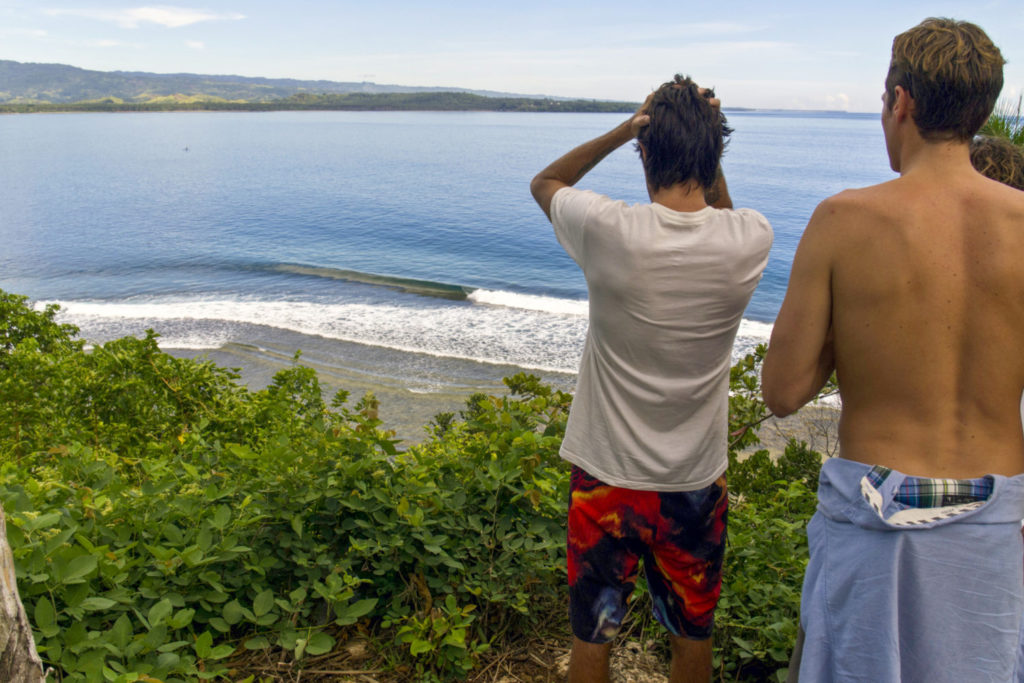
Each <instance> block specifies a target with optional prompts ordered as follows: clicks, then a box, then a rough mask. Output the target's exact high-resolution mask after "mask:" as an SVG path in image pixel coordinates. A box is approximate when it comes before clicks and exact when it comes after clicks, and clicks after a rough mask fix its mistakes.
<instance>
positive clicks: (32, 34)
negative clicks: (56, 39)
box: [0, 28, 49, 38]
mask: <svg viewBox="0 0 1024 683" xmlns="http://www.w3.org/2000/svg"><path fill="white" fill-rule="evenodd" d="M0 35H3V36H26V37H29V38H45V37H47V36H48V35H49V34H48V33H47V32H46V31H44V30H42V29H38V28H3V29H0Z"/></svg>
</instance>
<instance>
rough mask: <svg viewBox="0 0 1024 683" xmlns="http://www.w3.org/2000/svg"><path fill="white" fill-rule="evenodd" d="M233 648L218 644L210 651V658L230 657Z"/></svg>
mask: <svg viewBox="0 0 1024 683" xmlns="http://www.w3.org/2000/svg"><path fill="white" fill-rule="evenodd" d="M234 651H235V648H233V647H231V646H230V645H218V646H217V647H215V648H213V650H211V651H210V659H224V658H225V657H230V656H231V653H232V652H234Z"/></svg>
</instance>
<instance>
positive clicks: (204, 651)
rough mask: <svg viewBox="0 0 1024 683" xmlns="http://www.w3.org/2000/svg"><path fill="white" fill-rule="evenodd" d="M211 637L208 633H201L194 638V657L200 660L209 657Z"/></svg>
mask: <svg viewBox="0 0 1024 683" xmlns="http://www.w3.org/2000/svg"><path fill="white" fill-rule="evenodd" d="M212 646H213V636H212V635H210V632H209V631H203V632H202V633H201V634H200V635H199V637H198V638H196V644H195V650H196V656H197V657H199V658H200V659H206V658H207V657H209V656H210V653H211V652H212V651H213V647H212Z"/></svg>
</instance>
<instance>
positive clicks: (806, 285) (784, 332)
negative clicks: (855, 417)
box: [761, 200, 835, 417]
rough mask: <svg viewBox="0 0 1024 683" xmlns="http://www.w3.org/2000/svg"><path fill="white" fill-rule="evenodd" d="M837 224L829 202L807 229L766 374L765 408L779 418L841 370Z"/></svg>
mask: <svg viewBox="0 0 1024 683" xmlns="http://www.w3.org/2000/svg"><path fill="white" fill-rule="evenodd" d="M834 220H835V219H834V211H833V209H832V207H831V206H830V200H825V201H824V202H822V203H821V204H819V205H818V208H817V209H816V210H815V211H814V215H813V216H811V220H810V222H809V223H808V224H807V229H806V230H805V231H804V234H803V237H802V238H801V239H800V246H799V247H797V251H796V256H795V257H794V259H793V268H792V271H791V273H790V276H789V287H788V289H787V290H786V298H785V299H784V300H783V302H782V309H781V310H780V311H779V316H778V318H777V319H776V320H775V327H774V328H773V330H772V338H771V342H770V344H769V347H768V353H767V355H765V359H764V366H763V367H762V369H761V393H762V394H763V396H764V401H765V404H766V405H767V406H768V409H769V410H771V411H772V412H773V413H775V415H778V416H779V417H784V416H786V415H789V414H790V413H792V412H793V411H795V410H796V409H798V408H799V407H800V406H802V405H804V404H805V403H807V402H808V401H809V400H811V399H812V398H814V397H815V396H816V395H817V393H818V392H819V391H820V390H821V388H822V387H823V386H825V382H827V381H828V378H829V377H830V376H831V375H832V371H833V370H834V369H835V357H834V354H833V348H832V247H831V242H830V238H829V235H830V233H831V232H832V229H833V227H834V226H833V225H832V222H833V221H834Z"/></svg>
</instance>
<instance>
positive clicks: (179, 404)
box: [0, 292, 817, 683]
mask: <svg viewBox="0 0 1024 683" xmlns="http://www.w3.org/2000/svg"><path fill="white" fill-rule="evenodd" d="M0 313H2V315H3V319H2V320H0V504H2V505H3V507H4V510H5V511H6V513H7V517H8V536H9V541H10V543H11V546H12V549H13V552H14V557H15V569H16V573H17V578H18V585H19V591H20V593H21V597H22V599H23V601H24V603H25V606H26V609H27V611H28V614H29V617H30V619H31V620H32V622H33V625H34V628H35V636H36V642H37V645H38V647H39V650H40V654H41V656H42V657H43V659H44V661H45V663H46V664H47V665H48V666H52V667H53V668H54V669H55V670H56V672H57V677H58V679H60V680H63V681H96V680H105V681H146V680H149V681H153V680H158V681H165V682H167V683H171V682H173V681H191V680H197V679H216V678H223V677H225V676H227V674H228V672H229V670H230V665H229V662H231V661H233V660H235V659H236V658H238V657H240V656H242V655H244V654H245V653H246V652H248V651H252V650H271V649H273V650H275V651H277V652H279V653H284V654H283V655H282V654H276V655H275V656H285V657H287V658H290V659H291V660H292V661H293V662H295V663H296V665H297V666H300V667H301V665H302V662H303V661H304V660H305V659H306V658H307V657H309V656H312V655H318V654H324V653H327V652H330V651H331V650H332V649H333V648H334V647H335V645H336V643H337V640H338V639H339V638H344V637H345V636H346V633H347V632H348V631H350V630H352V629H356V628H358V629H360V631H361V632H363V633H369V634H371V636H372V637H373V638H375V640H376V643H377V645H378V646H379V647H380V649H381V650H382V651H383V652H385V653H387V654H388V656H389V664H390V666H392V667H393V668H394V670H395V671H396V672H399V675H403V676H405V677H408V678H412V679H413V680H431V679H433V680H450V679H460V678H464V677H465V676H466V674H467V673H469V672H471V671H472V670H474V669H475V668H477V667H478V666H479V663H480V662H481V661H482V659H481V658H482V656H483V655H484V654H485V653H486V652H487V651H488V650H489V649H491V648H494V647H500V646H502V645H503V644H505V643H507V642H510V641H513V640H516V639H518V638H522V637H523V636H524V635H525V634H528V633H532V632H533V629H534V627H535V625H536V624H537V623H540V622H549V621H550V620H551V615H552V614H558V615H559V623H564V621H562V620H564V613H565V610H566V592H567V590H566V586H565V581H566V577H565V518H566V505H567V493H568V466H567V465H566V464H565V463H564V462H563V461H561V460H560V459H559V457H558V449H559V446H560V444H561V440H562V436H563V434H564V431H565V424H566V419H567V415H568V409H569V405H570V401H571V397H570V396H569V395H568V394H565V393H563V392H559V391H555V390H553V389H551V388H550V387H548V386H546V385H544V384H542V383H541V382H540V381H539V380H538V379H537V378H536V377H532V376H530V375H523V374H520V375H516V376H515V377H510V378H508V379H506V380H505V383H506V385H507V387H508V394H507V395H505V396H500V397H498V396H485V395H476V396H473V397H471V398H470V400H469V401H468V402H467V405H466V408H465V410H464V411H463V412H462V414H461V415H459V416H458V417H456V416H455V415H452V414H447V415H439V416H437V418H435V421H434V423H433V424H432V425H430V426H429V427H428V433H429V438H428V439H427V440H426V441H425V442H424V443H422V444H419V445H416V446H413V447H410V448H408V449H407V450H405V451H399V450H398V448H397V447H396V446H397V444H396V442H395V441H394V440H393V437H392V434H391V433H390V432H388V431H386V430H385V429H383V428H382V424H381V422H380V420H379V419H378V418H377V401H376V399H375V398H374V397H373V396H372V395H367V396H365V397H363V398H362V399H361V400H360V401H358V402H356V403H355V404H354V405H352V406H349V405H348V397H347V394H345V393H344V392H341V393H339V394H337V395H336V396H334V397H333V399H332V400H331V401H330V402H329V403H328V402H327V401H325V399H324V396H323V391H322V387H321V386H320V384H319V381H318V379H317V376H316V374H315V372H313V371H312V370H311V369H309V368H305V367H302V366H301V365H299V364H298V363H297V362H296V364H295V365H294V366H293V367H291V368H289V369H286V370H284V371H282V372H280V373H278V375H277V376H275V378H274V380H273V382H272V383H271V385H270V386H269V387H267V388H266V389H264V390H261V391H250V390H248V389H246V388H244V387H241V386H239V385H238V384H237V383H236V379H237V376H236V374H235V373H233V372H232V371H229V370H225V369H222V368H219V367H217V366H215V365H213V364H212V363H208V362H202V361H195V360H188V359H176V358H173V357H171V356H169V355H167V354H164V353H162V352H161V351H160V350H159V347H158V346H157V336H156V335H155V334H154V333H152V332H150V333H148V334H147V335H146V336H145V337H144V338H142V339H134V338H125V339H119V340H116V341H112V342H109V343H106V344H102V345H97V346H96V347H95V348H93V349H91V350H86V349H85V348H84V345H83V344H82V342H81V341H80V340H77V339H76V338H75V335H76V334H77V330H75V329H74V328H73V327H71V326H66V325H59V324H57V323H56V322H55V320H54V316H55V314H56V309H55V308H53V307H50V308H47V309H45V310H43V311H34V310H32V309H31V308H30V307H29V306H28V305H27V301H26V300H25V298H24V297H17V296H14V295H8V294H6V293H3V292H0ZM296 361H298V357H297V358H296ZM758 363H759V357H758V356H757V355H756V354H755V355H753V356H751V357H750V358H748V359H745V360H744V361H743V362H742V363H740V364H739V365H738V366H737V368H736V369H734V372H733V377H732V380H733V394H734V396H733V401H732V403H733V408H732V416H731V427H730V431H732V432H733V433H734V448H735V449H739V448H743V447H747V446H749V445H751V444H754V443H756V426H755V427H753V428H747V429H744V426H745V425H751V424H756V423H757V422H758V421H759V420H760V419H762V418H763V417H764V415H765V414H766V413H765V410H764V406H763V403H761V402H760V399H759V397H758V396H757V392H758V388H757V380H756V376H757V367H758ZM816 455H817V454H813V453H809V452H808V451H807V450H806V449H805V448H804V449H801V448H800V447H799V446H793V447H792V448H791V449H790V450H788V451H787V453H786V454H785V456H784V457H782V458H780V459H779V460H778V461H777V462H773V461H771V459H769V458H767V457H766V456H765V455H755V456H754V457H752V458H749V459H748V460H746V461H744V462H735V458H734V462H733V463H732V470H731V473H730V488H731V504H732V508H731V512H730V516H731V522H730V546H729V552H728V554H727V558H728V559H727V563H728V564H727V568H726V585H725V588H724V589H723V599H722V607H721V609H720V611H719V616H718V623H719V631H718V633H719V636H718V643H719V648H718V650H717V651H716V664H717V666H718V667H719V670H720V671H721V672H722V674H723V676H726V677H727V678H728V679H730V680H735V679H739V680H743V679H744V677H747V679H749V680H761V678H758V676H766V675H776V672H778V671H781V670H783V669H784V666H785V661H784V660H785V659H786V658H787V657H788V650H789V648H790V646H791V643H792V639H793V636H794V634H795V629H796V626H795V624H796V621H795V618H796V610H797V607H798V598H799V581H800V577H801V575H802V572H803V566H804V564H805V563H806V540H805V538H804V531H803V530H804V526H805V524H806V521H807V517H808V516H809V515H810V512H811V511H812V510H813V485H814V481H815V480H816V469H815V467H816V464H815V463H816V460H815V457H816Z"/></svg>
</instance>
